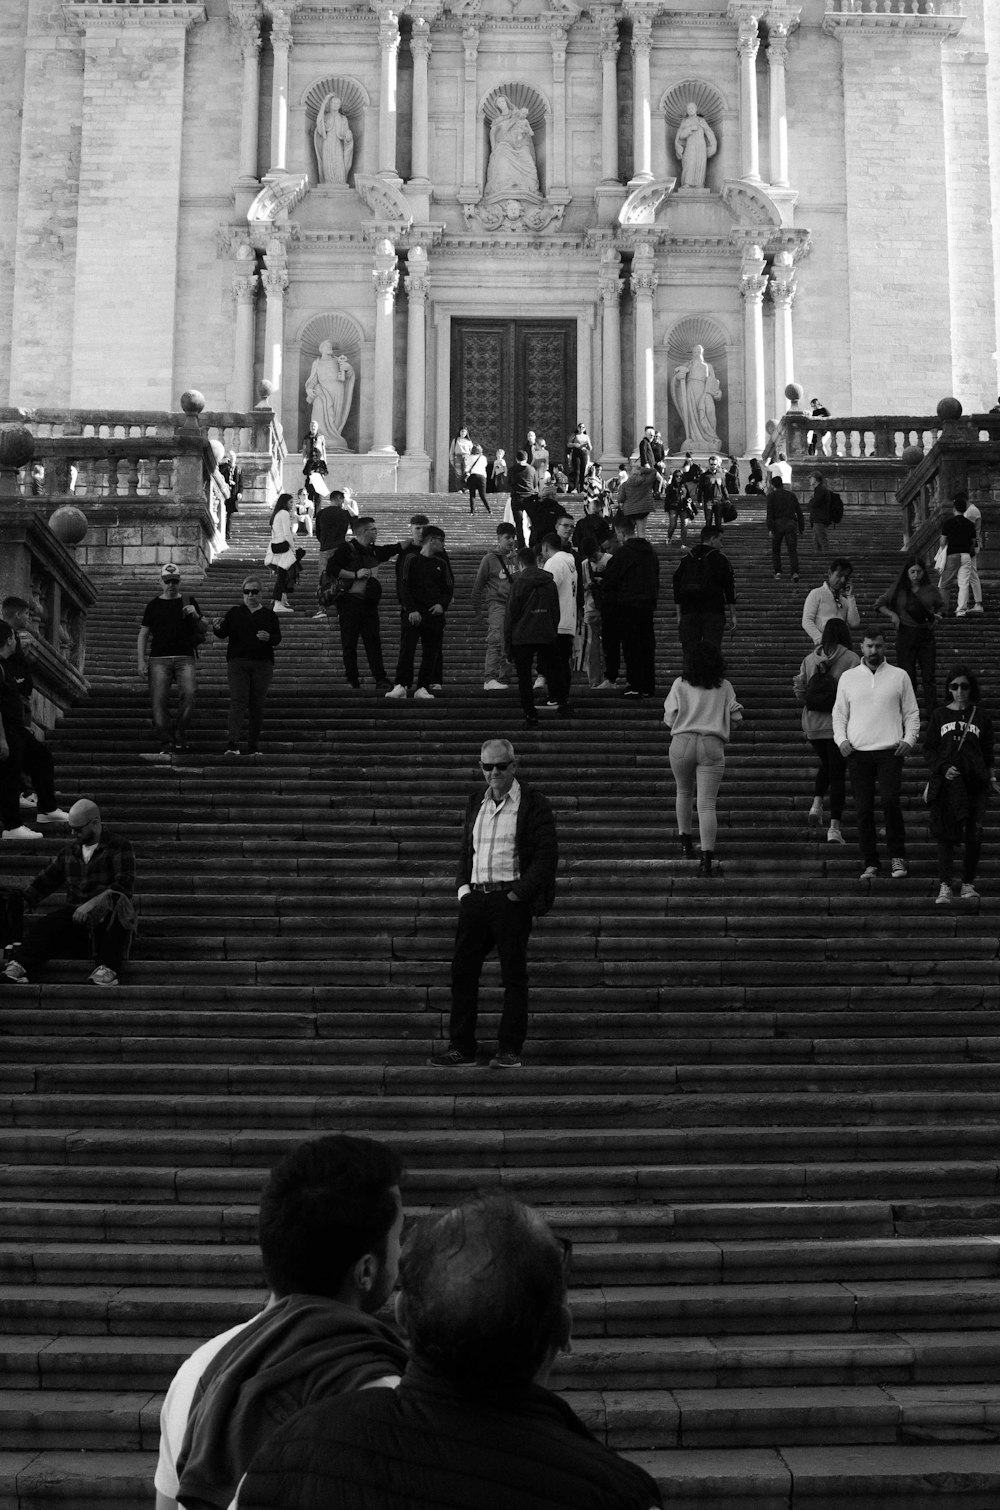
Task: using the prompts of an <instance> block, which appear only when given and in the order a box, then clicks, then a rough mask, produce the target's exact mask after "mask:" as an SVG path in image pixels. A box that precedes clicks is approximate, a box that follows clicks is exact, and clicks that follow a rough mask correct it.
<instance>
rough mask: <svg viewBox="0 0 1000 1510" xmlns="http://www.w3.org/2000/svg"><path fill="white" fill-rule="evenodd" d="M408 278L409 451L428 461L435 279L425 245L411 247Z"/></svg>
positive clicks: (407, 263) (407, 435)
mask: <svg viewBox="0 0 1000 1510" xmlns="http://www.w3.org/2000/svg"><path fill="white" fill-rule="evenodd" d="M406 266H407V270H408V271H407V275H406V278H405V279H404V287H405V289H406V297H407V300H408V305H407V312H406V454H407V456H408V457H412V458H415V459H416V460H418V461H427V460H428V459H429V458H428V456H427V443H426V435H425V431H424V412H425V408H426V403H427V327H426V323H425V320H426V309H427V295H428V294H429V293H430V287H431V280H430V277H429V275H428V271H427V253H426V252H425V251H424V248H423V247H422V246H414V247H411V248H410V253H409V256H408V257H407V259H406Z"/></svg>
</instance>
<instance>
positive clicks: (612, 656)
mask: <svg viewBox="0 0 1000 1510" xmlns="http://www.w3.org/2000/svg"><path fill="white" fill-rule="evenodd" d="M601 650H602V652H603V654H604V675H605V676H606V677H607V679H608V681H609V682H616V681H617V680H618V674H619V672H620V671H621V669H622V626H621V615H620V614H619V613H618V611H617V609H614V608H609V607H608V606H607V605H605V604H602V606H601Z"/></svg>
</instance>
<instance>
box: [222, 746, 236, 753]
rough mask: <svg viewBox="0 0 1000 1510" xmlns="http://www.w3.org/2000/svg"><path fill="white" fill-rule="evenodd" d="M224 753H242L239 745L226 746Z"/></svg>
mask: <svg viewBox="0 0 1000 1510" xmlns="http://www.w3.org/2000/svg"><path fill="white" fill-rule="evenodd" d="M222 753H223V755H238V754H239V753H240V747H239V745H226V748H225V749H224V750H223V752H222Z"/></svg>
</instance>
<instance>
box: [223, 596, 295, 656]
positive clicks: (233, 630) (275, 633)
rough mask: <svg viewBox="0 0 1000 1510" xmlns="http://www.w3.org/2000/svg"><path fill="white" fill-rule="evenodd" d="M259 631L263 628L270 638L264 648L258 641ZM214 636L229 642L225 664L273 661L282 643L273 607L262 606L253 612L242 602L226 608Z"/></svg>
mask: <svg viewBox="0 0 1000 1510" xmlns="http://www.w3.org/2000/svg"><path fill="white" fill-rule="evenodd" d="M261 629H266V630H267V632H268V634H269V635H270V636H271V638H270V639H269V640H268V642H267V644H266V645H265V644H264V641H263V640H258V638H257V633H258V630H261ZM214 633H215V635H216V638H217V639H220V640H228V641H229V644H228V645H227V646H226V660H227V661H273V660H274V647H275V645H280V644H281V625H280V623H279V622H278V615H277V614H276V613H275V612H274V609H273V608H265V607H264V605H263V604H261V606H260V608H258V609H257V610H256V611H254V612H251V610H250V609H249V608H248V607H247V606H246V604H245V603H238V604H237V605H236V606H235V608H230V609H227V611H226V613H225V614H224V615H223V617H222V620H221V621H220V623H219V626H218V628H217V629H215V631H214Z"/></svg>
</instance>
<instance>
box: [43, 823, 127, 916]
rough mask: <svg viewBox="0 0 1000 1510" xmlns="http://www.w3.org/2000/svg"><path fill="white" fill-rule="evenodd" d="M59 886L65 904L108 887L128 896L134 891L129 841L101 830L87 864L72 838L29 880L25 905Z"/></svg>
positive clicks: (78, 844)
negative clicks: (63, 888) (61, 889)
mask: <svg viewBox="0 0 1000 1510" xmlns="http://www.w3.org/2000/svg"><path fill="white" fill-rule="evenodd" d="M63 885H65V887H66V901H67V903H69V904H70V905H76V906H77V907H79V905H80V903H81V902H89V901H90V899H91V897H96V896H97V895H98V893H99V892H102V891H106V890H107V889H108V888H109V887H110V888H111V889H112V890H113V891H123V892H124V893H125V895H126V896H127V897H130V896H131V895H132V893H133V892H134V890H135V851H134V850H133V848H132V845H131V843H130V842H129V840H128V839H116V838H115V836H114V834H111V833H109V832H108V830H107V829H103V830H102V832H101V837H100V840H99V841H98V845H97V848H96V849H95V850H94V853H93V854H92V855H91V857H90V864H89V865H88V864H86V862H85V861H84V858H83V845H82V844H81V843H80V842H79V840H78V839H75V840H73V841H72V842H71V843H69V844H67V845H66V847H65V849H61V850H60V851H59V853H58V854H57V855H56V857H55V859H54V860H53V861H52V863H51V865H46V867H45V869H44V870H43V871H42V872H41V873H40V874H39V875H37V876H36V877H35V879H34V880H33V881H32V883H31V885H30V886H29V887H28V889H27V890H26V891H25V893H24V905H25V907H34V906H35V905H36V903H38V902H41V901H42V900H43V899H44V898H45V897H48V896H51V895H52V893H53V892H54V891H58V890H59V888H60V886H63Z"/></svg>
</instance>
